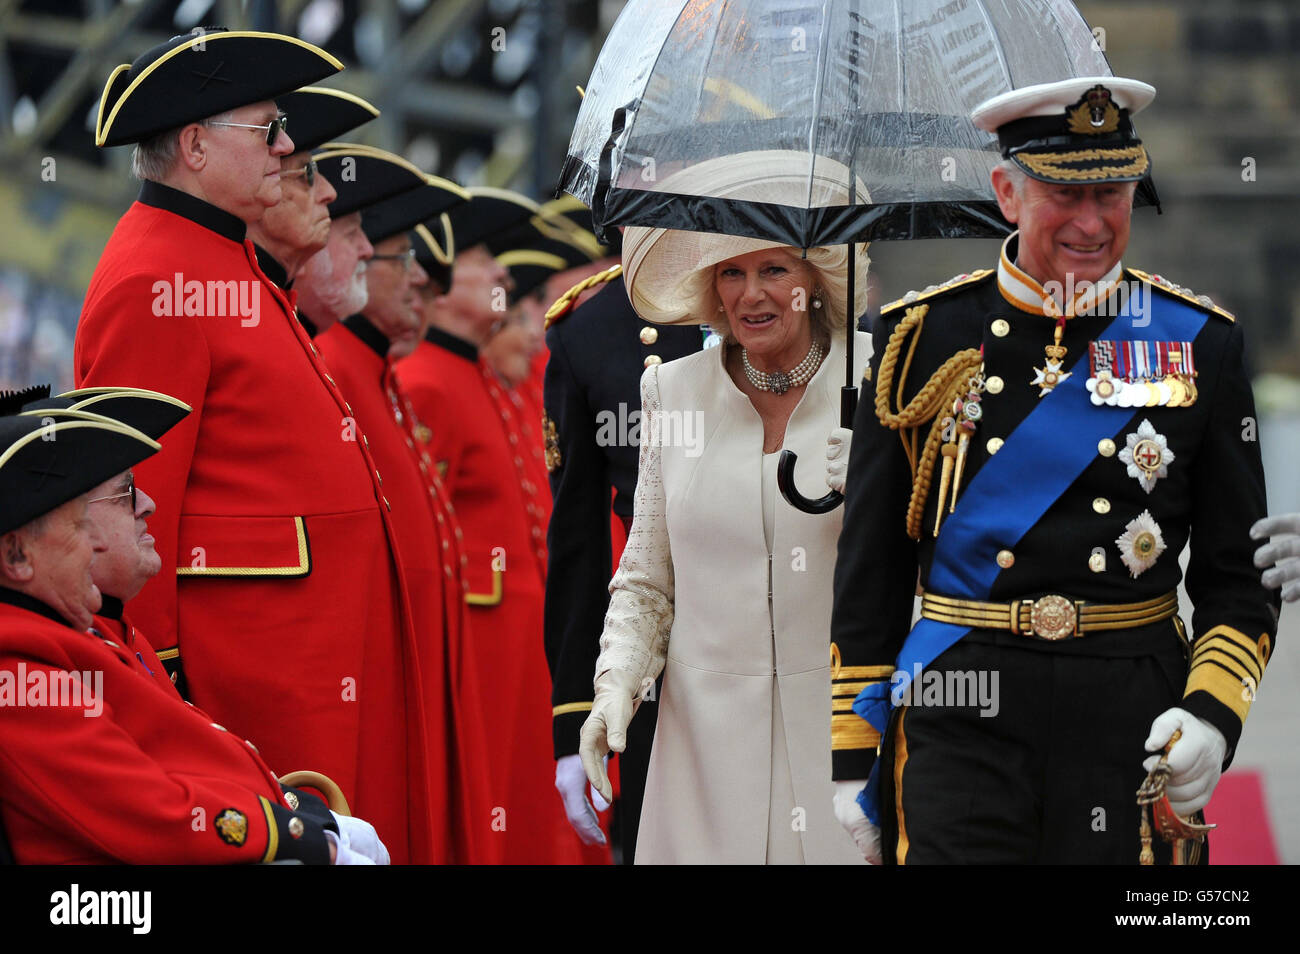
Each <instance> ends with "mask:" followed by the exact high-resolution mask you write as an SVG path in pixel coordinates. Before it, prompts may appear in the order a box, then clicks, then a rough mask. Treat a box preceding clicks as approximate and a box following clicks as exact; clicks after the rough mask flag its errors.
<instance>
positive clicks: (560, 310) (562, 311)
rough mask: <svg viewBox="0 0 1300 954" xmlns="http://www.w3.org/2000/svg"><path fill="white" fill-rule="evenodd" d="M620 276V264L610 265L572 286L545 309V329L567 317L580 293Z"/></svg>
mask: <svg viewBox="0 0 1300 954" xmlns="http://www.w3.org/2000/svg"><path fill="white" fill-rule="evenodd" d="M622 274H623V266H622V264H621V263H620V264H618V265H611V266H610V267H609V268H607V269H605V270H604V271H603V272H597V273H596V274H595V275H590V276H588V277H587V278H584V279H583V280H582V281H580V282H578V284H576V285H574V286H573V287H572V288H570V289H569V290H568V291H566V292H565V293H564V294H563V295H561V296H560V297H559V298H558V299H556V301H555V304H553V305H551V307H550V308H548V309H546V327H547V328H549V327H551V325H553V324H555V323H556V322H557V321H559V320H560V319H561V318H563V317H564V316H565V315H567V314H568V313H569V312H570V311H572V310H573V306H574V305H575V304H577V302H578V299H579V298H580V297H582V293H583V292H585V291H586V290H587V289H588V288H592V287H594V286H596V285H600V284H603V283H605V282H612V281H613V280H614V279H616V278H618V276H620V275H622Z"/></svg>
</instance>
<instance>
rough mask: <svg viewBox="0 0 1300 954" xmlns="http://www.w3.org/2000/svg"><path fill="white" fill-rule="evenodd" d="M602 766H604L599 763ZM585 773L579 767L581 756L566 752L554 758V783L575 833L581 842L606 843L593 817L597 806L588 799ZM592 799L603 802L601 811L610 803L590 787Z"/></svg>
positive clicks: (597, 820)
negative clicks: (592, 805)
mask: <svg viewBox="0 0 1300 954" xmlns="http://www.w3.org/2000/svg"><path fill="white" fill-rule="evenodd" d="M602 768H603V766H602ZM588 785H589V783H588V781H587V773H586V772H585V771H584V770H583V768H582V756H580V755H565V756H563V757H561V758H559V759H557V760H556V762H555V787H556V789H557V790H558V791H559V793H560V800H561V801H562V802H564V814H566V815H568V816H569V824H570V825H572V826H573V830H574V831H576V832H577V833H578V837H579V838H581V839H582V843H583V844H584V845H603V844H605V833H604V832H603V831H601V830H600V820H599V819H597V818H596V809H593V808H592V807H591V801H588V800H587V788H588ZM591 793H592V795H593V796H594V797H593V799H592V800H593V801H595V802H596V804H597V805H602V806H603V807H602V808H601V809H600V810H601V811H604V810H605V809H606V808H608V807H609V802H606V801H605V800H604V799H603V798H601V797H600V793H599V792H597V791H596V790H595V788H592V789H591Z"/></svg>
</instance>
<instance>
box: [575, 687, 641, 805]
mask: <svg viewBox="0 0 1300 954" xmlns="http://www.w3.org/2000/svg"><path fill="white" fill-rule="evenodd" d="M647 682H648V683H650V685H654V681H653V680H650V679H638V678H637V677H636V676H634V675H632V674H631V673H630V672H623V671H622V670H619V669H607V670H605V671H604V672H602V673H601V674H600V675H599V676H597V677H596V681H595V683H594V685H595V688H596V697H595V698H594V699H593V700H592V702H591V714H590V715H588V716H587V721H586V722H584V723H583V724H582V732H581V733H580V734H579V736H578V755H579V756H581V758H582V767H583V768H584V769H585V770H586V772H587V778H588V779H590V780H591V787H592V788H594V789H595V790H596V791H597V792H599V793H600V794H601V796H602V797H603V798H604V799H605V801H606V802H612V801H613V800H614V790H613V788H612V787H611V786H610V784H609V776H607V775H606V774H605V756H606V755H608V754H609V753H610V752H611V751H612V752H622V751H623V749H625V748H626V747H627V726H628V723H629V722H631V721H632V715H633V713H635V712H636V708H637V706H638V705H640V703H641V697H642V693H643V692H644V691H645V684H646V683H647Z"/></svg>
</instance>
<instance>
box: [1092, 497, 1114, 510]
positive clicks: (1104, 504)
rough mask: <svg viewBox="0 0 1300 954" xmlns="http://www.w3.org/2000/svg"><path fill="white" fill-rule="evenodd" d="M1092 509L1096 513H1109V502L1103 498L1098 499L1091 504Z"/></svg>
mask: <svg viewBox="0 0 1300 954" xmlns="http://www.w3.org/2000/svg"><path fill="white" fill-rule="evenodd" d="M1092 509H1093V510H1095V511H1097V513H1110V501H1109V500H1107V499H1106V498H1105V497H1098V498H1097V499H1096V500H1094V501H1093V502H1092Z"/></svg>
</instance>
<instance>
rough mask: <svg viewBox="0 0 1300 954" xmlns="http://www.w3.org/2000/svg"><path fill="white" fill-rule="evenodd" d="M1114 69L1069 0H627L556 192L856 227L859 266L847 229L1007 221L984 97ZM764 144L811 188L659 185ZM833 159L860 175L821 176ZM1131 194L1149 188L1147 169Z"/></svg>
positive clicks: (819, 235)
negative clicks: (977, 113)
mask: <svg viewBox="0 0 1300 954" xmlns="http://www.w3.org/2000/svg"><path fill="white" fill-rule="evenodd" d="M1109 75H1111V70H1110V66H1109V64H1108V63H1107V62H1106V57H1105V54H1104V53H1103V52H1102V50H1101V48H1100V45H1099V44H1098V43H1097V41H1096V39H1095V38H1094V36H1093V33H1092V31H1091V29H1090V28H1089V27H1088V25H1087V23H1086V22H1084V19H1083V17H1082V16H1081V15H1080V13H1079V12H1078V10H1076V9H1075V7H1074V5H1073V4H1072V3H1069V2H1068V0H822V2H800V0H631V2H630V3H628V4H627V6H626V7H625V8H624V9H623V12H622V14H620V16H619V18H618V20H617V21H616V22H615V24H614V26H613V28H612V29H611V31H610V33H609V36H608V37H607V38H606V40H605V44H604V46H603V47H602V49H601V52H600V55H599V57H598V58H597V60H596V65H595V67H594V68H593V70H592V74H591V79H590V81H589V82H588V85H587V88H586V93H585V96H584V98H583V102H582V106H581V107H580V108H579V111H578V118H577V122H576V123H575V125H574V130H573V135H572V137H571V139H570V142H569V149H568V155H567V157H566V159H565V163H564V168H563V170H562V172H561V175H560V182H559V187H558V189H557V192H558V191H560V190H562V191H565V192H569V193H571V194H572V195H574V196H576V197H577V198H579V199H581V200H582V201H583V202H585V203H586V204H587V205H588V206H590V207H591V210H592V214H593V217H594V219H595V223H596V226H597V228H598V229H600V230H604V229H607V228H609V227H612V226H617V225H641V226H650V227H660V228H670V229H685V230H689V231H702V232H718V233H724V234H729V235H739V236H748V237H751V238H758V239H765V240H770V241H776V242H781V243H784V244H787V245H790V246H793V247H795V248H810V247H813V246H817V245H835V244H845V243H848V244H849V256H850V257H849V281H850V283H852V282H853V280H854V268H853V264H854V263H853V254H854V252H853V248H854V246H853V244H852V243H854V242H868V241H880V240H900V239H915V238H990V237H999V236H1003V235H1006V234H1007V233H1008V232H1009V231H1010V229H1009V228H1008V226H1007V224H1006V222H1005V221H1004V220H1003V219H1002V217H1001V214H1000V213H999V211H998V207H997V203H996V201H995V200H994V197H993V192H992V187H991V185H990V184H989V173H990V171H991V170H992V168H993V166H994V165H995V164H996V163H997V162H998V161H999V159H1000V154H999V152H998V148H997V140H996V138H995V137H994V136H992V135H991V134H989V133H985V132H982V131H980V130H978V129H976V128H975V126H974V125H973V124H972V123H971V121H970V118H969V117H970V113H971V110H972V109H974V107H975V106H977V105H978V104H979V103H981V102H982V101H984V100H986V99H988V98H989V97H991V96H995V95H997V94H998V93H1002V92H1006V91H1007V90H1010V89H1015V88H1019V87H1022V86H1028V85H1031V84H1034V83H1046V82H1051V81H1055V80H1061V79H1066V78H1069V77H1071V76H1109ZM756 150H787V151H789V150H794V151H800V152H803V153H805V154H806V155H807V156H809V166H808V168H809V173H810V174H809V188H808V190H807V192H806V196H805V198H806V201H804V202H801V203H800V204H798V205H787V204H777V203H772V202H763V201H757V200H738V199H736V198H734V197H727V196H718V195H709V194H695V193H692V192H689V191H687V192H681V191H669V189H670V188H675V187H674V186H672V185H669V186H668V187H665V186H664V185H663V183H664V181H665V180H673V179H676V181H680V178H681V177H674V176H673V173H675V172H679V171H681V170H683V169H687V168H689V167H691V166H692V165H695V164H699V163H702V162H705V161H708V160H713V159H717V158H718V157H722V156H730V155H736V154H738V153H744V152H750V151H756ZM822 159H829V160H833V161H834V162H835V163H840V164H842V166H843V167H844V168H846V169H847V170H850V174H851V175H852V177H853V179H854V181H855V182H856V183H858V185H859V187H858V188H857V189H850V188H849V187H848V185H849V184H848V182H845V183H842V187H841V188H836V189H825V188H817V187H816V186H815V185H814V180H815V179H816V178H818V177H816V176H814V175H813V174H812V173H813V172H814V171H815V170H816V167H817V163H818V162H819V161H820V160H822ZM863 187H865V191H866V194H868V195H869V199H868V200H865V201H861V197H862V195H863V191H862V190H863ZM1137 204H1155V191H1154V188H1153V187H1152V186H1151V184H1150V182H1149V181H1145V182H1143V183H1142V184H1141V185H1140V187H1139V190H1138V197H1137ZM853 301H854V288H853V285H852V284H850V286H849V302H850V303H851V302H853ZM849 311H850V313H851V312H852V311H853V309H852V307H850V309H849ZM855 323H856V316H854V315H852V314H851V317H850V321H849V324H848V335H847V336H848V360H847V367H846V371H845V387H844V397H843V400H842V424H843V425H844V426H846V427H848V426H850V425H851V422H852V412H853V407H854V406H855V405H854V402H855V401H856V396H857V388H856V387H855V385H856V382H855V381H854V380H853V370H852V368H853V334H852V332H853V329H854V325H855ZM850 392H851V393H850ZM793 457H794V455H793V454H792V453H790V452H789V451H787V452H785V453H784V454H783V455H782V473H783V474H784V475H785V477H784V479H783V480H782V482H781V483H782V492H783V493H785V494H786V498H787V499H788V500H790V501H791V503H792V504H794V505H795V506H799V507H800V509H809V510H810V512H826V511H829V510H831V509H833V508H834V507H835V506H837V505H838V503H839V501H840V499H841V498H840V497H839V495H838V494H834V493H832V494H828V495H827V496H826V497H824V498H822V500H821V501H817V502H810V501H807V500H805V499H803V498H802V497H800V496H799V494H798V492H797V490H795V489H794V484H793V479H792V472H793Z"/></svg>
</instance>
